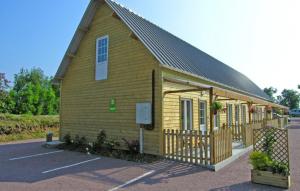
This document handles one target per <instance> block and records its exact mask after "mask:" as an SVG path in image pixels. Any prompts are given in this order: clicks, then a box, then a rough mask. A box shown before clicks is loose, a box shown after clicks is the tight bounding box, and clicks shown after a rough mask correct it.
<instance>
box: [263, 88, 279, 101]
mask: <svg viewBox="0 0 300 191" xmlns="http://www.w3.org/2000/svg"><path fill="white" fill-rule="evenodd" d="M264 92H265V93H266V94H267V95H268V96H270V98H271V100H272V101H273V102H275V101H276V99H275V97H274V94H276V93H277V89H276V88H274V87H272V86H271V87H269V88H264Z"/></svg>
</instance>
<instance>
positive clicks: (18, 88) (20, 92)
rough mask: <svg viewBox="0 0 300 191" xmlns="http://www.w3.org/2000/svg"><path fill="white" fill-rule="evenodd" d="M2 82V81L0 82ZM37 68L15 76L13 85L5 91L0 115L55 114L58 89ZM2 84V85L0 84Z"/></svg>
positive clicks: (57, 105) (57, 102)
mask: <svg viewBox="0 0 300 191" xmlns="http://www.w3.org/2000/svg"><path fill="white" fill-rule="evenodd" d="M2 81H3V80H2ZM51 81H52V78H50V77H47V76H45V74H44V72H43V71H42V70H41V69H39V68H33V69H31V70H26V69H21V70H20V72H19V73H18V74H15V77H14V85H13V87H12V88H11V89H10V90H9V91H7V89H8V87H6V90H5V94H6V95H7V96H6V98H5V101H4V103H5V104H4V105H5V107H3V108H4V109H2V110H0V112H2V113H13V114H33V115H48V114H57V113H58V108H59V89H58V88H57V87H54V86H53V85H52V84H51ZM1 84H3V83H1Z"/></svg>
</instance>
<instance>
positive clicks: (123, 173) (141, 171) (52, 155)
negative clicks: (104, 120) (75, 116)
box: [0, 142, 152, 191]
mask: <svg viewBox="0 0 300 191" xmlns="http://www.w3.org/2000/svg"><path fill="white" fill-rule="evenodd" d="M41 145H42V142H29V143H18V144H6V145H1V146H0V182H1V183H0V190H6V191H9V190H14V191H15V190H23V191H25V190H113V189H117V188H119V187H120V188H122V187H123V186H122V185H123V184H125V183H126V182H127V181H130V180H132V179H137V178H139V177H143V176H146V175H148V174H149V173H152V171H151V170H149V171H147V169H146V168H145V167H143V166H142V165H140V164H136V163H132V162H128V161H123V160H117V159H110V158H103V157H99V156H93V155H87V154H82V153H77V152H70V151H63V150H56V149H47V148H43V147H41Z"/></svg>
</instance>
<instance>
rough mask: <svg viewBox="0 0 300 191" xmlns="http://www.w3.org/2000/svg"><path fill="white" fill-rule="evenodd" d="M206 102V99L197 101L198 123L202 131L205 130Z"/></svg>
mask: <svg viewBox="0 0 300 191" xmlns="http://www.w3.org/2000/svg"><path fill="white" fill-rule="evenodd" d="M206 109H207V104H206V101H201V100H200V101H199V124H200V130H201V131H202V132H205V131H206V128H207V125H206V113H207V111H206Z"/></svg>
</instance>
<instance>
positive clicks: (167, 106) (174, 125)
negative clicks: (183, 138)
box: [163, 82, 210, 130]
mask: <svg viewBox="0 0 300 191" xmlns="http://www.w3.org/2000/svg"><path fill="white" fill-rule="evenodd" d="M189 88H191V87H189V86H185V85H179V84H174V83H169V82H165V83H163V91H168V90H182V89H189ZM208 98H209V94H208V92H205V93H204V94H203V95H201V93H200V92H184V93H170V94H166V95H165V96H164V98H163V125H164V129H176V130H182V129H181V116H180V115H181V112H180V100H181V99H191V100H192V107H193V129H194V130H199V100H203V101H206V102H207V108H206V109H207V111H206V112H207V128H208V129H209V108H210V106H209V99H208Z"/></svg>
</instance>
